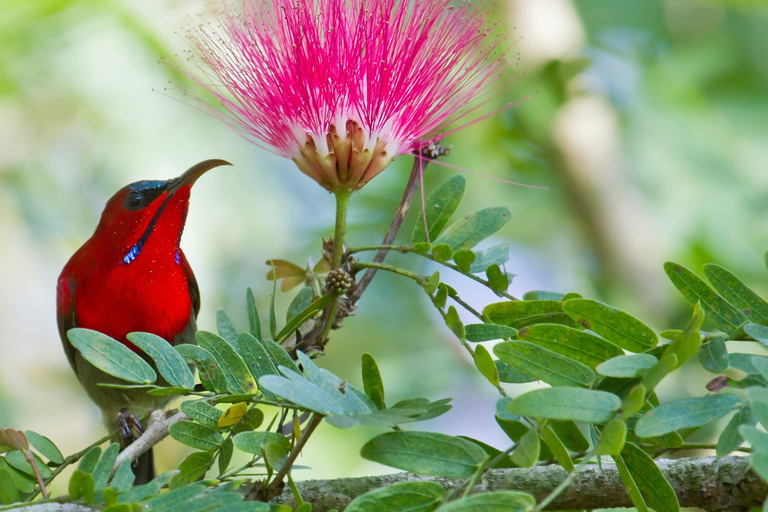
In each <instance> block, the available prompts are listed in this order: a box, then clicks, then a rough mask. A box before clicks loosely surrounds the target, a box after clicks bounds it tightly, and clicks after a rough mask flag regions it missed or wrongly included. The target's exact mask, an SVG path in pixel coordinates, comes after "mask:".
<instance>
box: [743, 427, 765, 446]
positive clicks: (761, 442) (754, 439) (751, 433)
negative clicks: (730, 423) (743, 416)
mask: <svg viewBox="0 0 768 512" xmlns="http://www.w3.org/2000/svg"><path fill="white" fill-rule="evenodd" d="M739 435H740V436H741V438H742V439H744V440H745V441H746V442H748V443H749V444H751V445H752V450H753V451H754V452H760V453H767V452H768V434H766V433H765V432H763V431H762V430H757V429H756V428H755V427H752V426H750V425H742V426H740V427H739Z"/></svg>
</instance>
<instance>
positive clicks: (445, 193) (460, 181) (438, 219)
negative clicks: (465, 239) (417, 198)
mask: <svg viewBox="0 0 768 512" xmlns="http://www.w3.org/2000/svg"><path fill="white" fill-rule="evenodd" d="M466 186H467V181H466V179H464V176H461V175H460V174H459V175H456V176H454V177H452V178H451V179H449V180H447V181H444V182H443V183H441V184H440V185H439V186H438V187H437V188H436V189H435V190H434V191H433V192H432V193H431V194H430V195H429V197H428V198H427V200H426V201H425V202H424V212H423V216H421V217H420V218H419V219H417V220H416V223H415V225H414V226H413V234H412V235H411V240H412V241H413V243H414V244H416V243H419V242H428V241H432V240H435V238H437V237H438V236H439V235H440V233H441V232H442V231H443V228H445V226H446V224H448V220H450V218H451V216H452V215H453V213H454V212H455V211H456V208H458V206H459V203H460V202H461V198H462V197H463V196H464V190H465V189H466ZM425 224H426V226H427V229H428V230H429V232H428V234H427V231H426V230H425V228H424V225H425Z"/></svg>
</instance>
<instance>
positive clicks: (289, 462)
mask: <svg viewBox="0 0 768 512" xmlns="http://www.w3.org/2000/svg"><path fill="white" fill-rule="evenodd" d="M322 421H323V415H322V414H318V413H315V414H313V415H312V419H310V420H309V423H308V424H307V428H305V429H304V432H302V433H301V437H300V438H299V440H298V441H297V442H296V444H295V445H294V446H293V449H291V453H289V454H288V458H287V459H286V460H285V462H284V463H283V466H282V467H281V468H280V470H279V471H278V472H277V474H276V475H275V477H274V478H273V479H272V482H270V484H269V485H268V486H267V488H266V489H264V490H263V491H262V490H260V489H259V486H260V485H261V483H260V482H259V483H257V484H256V485H254V487H253V489H251V492H250V493H249V498H252V497H253V496H251V495H252V494H254V493H255V494H257V495H259V497H262V496H263V497H264V498H266V499H267V500H269V499H271V498H272V497H273V496H275V495H276V494H277V493H278V491H279V487H280V485H281V484H282V482H283V478H285V475H286V474H288V472H289V471H290V470H291V468H292V467H293V463H294V462H295V461H296V458H297V457H298V456H299V454H300V453H301V450H303V449H304V445H305V444H307V440H308V439H309V436H311V435H312V432H314V431H315V429H316V428H317V426H318V425H319V424H320V422H322Z"/></svg>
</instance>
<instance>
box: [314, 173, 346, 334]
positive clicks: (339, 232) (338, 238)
mask: <svg viewBox="0 0 768 512" xmlns="http://www.w3.org/2000/svg"><path fill="white" fill-rule="evenodd" d="M351 194H352V191H351V190H349V189H346V188H340V189H339V190H337V191H336V225H335V228H334V230H333V252H332V253H331V270H335V269H337V268H339V267H341V261H342V259H343V258H344V238H345V237H346V235H347V207H348V206H349V196H350V195H351ZM339 297H341V294H340V293H339V292H334V294H333V299H332V301H331V305H330V306H329V309H328V316H327V317H326V319H325V325H323V330H322V331H321V332H320V335H319V336H318V337H317V340H318V341H319V342H320V343H321V344H322V343H323V340H325V338H327V337H328V333H330V332H331V328H332V327H333V321H334V319H335V318H336V310H337V309H338V307H339Z"/></svg>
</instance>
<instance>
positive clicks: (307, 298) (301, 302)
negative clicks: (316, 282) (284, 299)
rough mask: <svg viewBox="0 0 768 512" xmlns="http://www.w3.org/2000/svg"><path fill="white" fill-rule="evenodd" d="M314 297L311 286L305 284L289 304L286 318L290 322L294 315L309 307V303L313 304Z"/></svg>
mask: <svg viewBox="0 0 768 512" xmlns="http://www.w3.org/2000/svg"><path fill="white" fill-rule="evenodd" d="M313 297H314V293H313V292H312V287H311V286H304V287H303V288H302V289H301V290H299V293H297V294H296V296H295V297H294V298H293V300H292V301H291V303H290V304H289V305H288V311H286V313H285V320H286V321H288V322H290V320H291V319H292V318H293V317H295V316H296V315H298V314H299V313H301V312H302V311H303V310H305V309H306V308H307V307H309V305H310V304H312V298H313Z"/></svg>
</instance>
